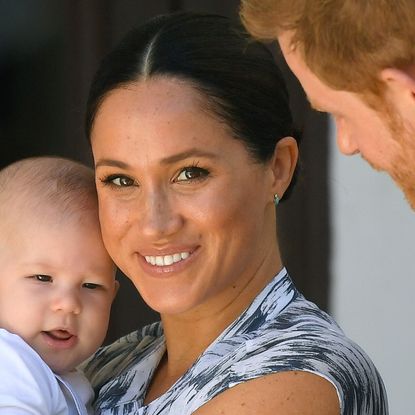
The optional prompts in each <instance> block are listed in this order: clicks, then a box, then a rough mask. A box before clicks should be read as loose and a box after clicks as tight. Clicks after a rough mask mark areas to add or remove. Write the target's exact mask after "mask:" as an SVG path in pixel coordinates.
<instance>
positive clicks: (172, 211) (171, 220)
mask: <svg viewBox="0 0 415 415" xmlns="http://www.w3.org/2000/svg"><path fill="white" fill-rule="evenodd" d="M145 199H146V200H145V202H144V204H145V208H144V209H143V210H142V211H141V212H140V216H141V217H140V226H141V228H140V232H141V233H142V234H143V235H146V236H147V237H151V238H153V239H160V238H163V237H167V236H171V235H173V234H175V233H176V232H177V231H178V230H179V229H180V228H181V226H182V223H183V220H182V216H181V215H180V212H178V206H177V204H176V203H175V202H174V200H173V198H172V197H169V195H168V194H166V192H163V191H154V192H152V193H151V194H147V195H146V198H145Z"/></svg>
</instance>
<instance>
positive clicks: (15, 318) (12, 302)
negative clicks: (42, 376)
mask: <svg viewBox="0 0 415 415" xmlns="http://www.w3.org/2000/svg"><path fill="white" fill-rule="evenodd" d="M48 222H50V223H49V224H48ZM0 266H1V275H0V327H2V328H5V329H7V330H9V331H10V332H13V333H15V334H18V335H19V336H21V337H22V338H23V339H24V340H25V341H26V342H27V343H28V344H29V345H30V346H32V348H33V349H35V350H36V351H37V352H38V353H39V355H40V356H41V357H42V358H43V360H44V361H45V362H46V363H47V364H48V365H49V366H50V367H51V368H52V370H54V371H55V372H56V373H63V372H66V371H68V370H72V369H73V368H74V367H75V366H77V365H78V364H79V363H81V362H82V361H84V360H85V359H86V358H87V357H88V356H90V355H91V354H92V353H93V352H94V351H95V350H96V349H97V348H98V347H99V346H100V345H101V343H102V342H103V340H104V337H105V334H106V331H107V327H108V320H109V314H110V308H111V303H112V300H113V298H114V296H115V293H116V288H117V287H116V285H117V283H116V281H115V279H114V274H115V269H114V265H113V263H112V261H111V259H110V258H109V256H108V254H107V252H106V250H105V248H104V246H103V243H102V240H101V234H100V230H99V227H98V223H97V219H96V218H95V217H94V216H92V214H91V213H90V212H85V214H84V215H83V217H82V222H81V223H75V222H74V221H73V220H70V221H68V222H62V221H61V222H58V223H55V224H54V223H53V222H52V221H47V220H46V221H45V220H43V221H42V223H36V219H34V220H33V218H32V223H30V222H29V221H28V220H27V221H26V220H25V223H24V224H21V226H19V227H18V229H16V230H15V232H14V234H13V235H12V236H11V237H10V239H9V240H8V242H7V245H5V246H1V250H0Z"/></svg>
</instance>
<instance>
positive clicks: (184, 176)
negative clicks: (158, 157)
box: [99, 165, 210, 189]
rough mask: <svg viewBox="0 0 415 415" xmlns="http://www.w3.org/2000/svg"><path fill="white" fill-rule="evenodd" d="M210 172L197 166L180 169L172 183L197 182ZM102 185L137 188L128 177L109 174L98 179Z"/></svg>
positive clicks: (136, 183)
mask: <svg viewBox="0 0 415 415" xmlns="http://www.w3.org/2000/svg"><path fill="white" fill-rule="evenodd" d="M209 175H210V172H209V171H208V170H207V169H205V168H202V167H199V166H197V165H191V166H186V167H183V168H181V169H180V170H179V171H178V173H177V174H176V175H175V176H173V179H172V183H183V182H197V181H201V180H203V179H205V178H207V177H208V176H209ZM99 180H100V182H101V183H103V184H104V185H108V186H112V187H114V188H118V189H119V188H123V187H131V186H138V182H137V181H136V180H134V179H133V178H131V177H129V176H125V175H122V174H110V175H108V176H104V177H102V178H100V179H99Z"/></svg>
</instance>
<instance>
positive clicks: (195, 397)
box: [85, 269, 388, 415]
mask: <svg viewBox="0 0 415 415" xmlns="http://www.w3.org/2000/svg"><path fill="white" fill-rule="evenodd" d="M165 350H166V348H165V341H164V336H163V329H162V326H161V323H154V324H152V325H149V326H146V327H144V328H143V329H142V330H139V331H136V332H133V333H131V334H129V335H127V336H125V337H123V338H121V339H120V340H118V341H117V342H115V343H113V344H112V345H110V346H107V347H105V348H102V349H101V350H99V351H98V352H97V353H96V355H95V356H94V357H93V358H92V359H91V360H90V361H89V362H88V364H87V365H86V367H85V373H86V375H87V376H88V377H89V378H90V380H91V382H92V383H93V385H94V388H95V390H96V392H97V399H96V403H95V407H96V413H97V414H100V415H132V414H134V415H167V414H170V415H171V414H177V415H190V414H192V413H193V412H194V411H196V410H197V409H198V408H200V407H201V406H202V405H203V404H205V403H206V402H208V401H210V400H211V399H212V398H214V397H215V396H216V395H218V394H220V393H221V392H224V391H226V390H227V389H228V388H231V387H233V386H235V385H238V384H240V383H243V382H247V381H249V380H251V379H255V378H258V377H261V376H264V375H267V374H271V373H277V372H283V371H292V370H296V371H307V372H311V373H314V374H316V375H318V376H322V377H323V378H325V379H327V380H328V381H329V382H331V383H332V384H333V385H334V387H335V388H336V390H337V394H338V397H339V402H340V406H341V414H342V415H387V414H388V407H387V397H386V392H385V388H384V385H383V382H382V379H381V377H380V375H379V373H378V371H377V370H376V368H375V366H374V364H373V363H372V361H371V360H370V359H369V357H368V356H367V355H366V353H365V352H364V351H363V350H362V349H361V348H360V347H359V346H358V345H356V344H355V343H354V342H352V341H351V340H350V339H348V338H347V337H346V336H345V335H344V333H343V332H342V330H341V329H340V328H339V326H338V325H337V324H336V323H335V321H334V320H333V319H332V318H331V317H330V316H329V315H328V314H326V313H325V312H323V311H321V310H320V309H319V308H318V307H317V306H316V305H315V304H313V303H311V302H309V301H307V300H306V299H305V298H304V297H303V296H302V295H301V294H300V293H299V292H298V290H297V289H296V288H295V286H294V284H293V282H292V280H291V279H290V277H289V275H288V273H287V271H286V269H283V270H282V271H281V272H280V273H279V274H278V275H277V276H276V277H275V278H274V279H273V280H272V281H271V282H270V283H269V284H268V285H267V286H266V287H265V288H264V290H263V291H262V292H261V293H260V294H259V295H258V296H257V298H256V299H255V300H254V301H253V302H252V304H251V305H250V306H249V307H248V308H247V309H246V310H245V312H244V313H242V314H241V316H240V317H239V318H238V319H236V320H235V321H234V322H233V323H232V324H231V325H230V326H229V327H228V328H227V329H226V330H225V331H224V332H223V333H222V334H221V335H220V336H219V337H218V338H217V339H216V340H215V341H214V342H213V343H212V344H211V345H210V346H209V347H208V349H207V350H206V351H205V352H204V353H203V354H202V355H201V356H200V358H199V359H198V360H197V361H196V362H195V363H194V365H193V366H192V367H191V368H190V369H189V370H188V371H187V373H185V375H184V376H182V377H181V378H180V379H179V380H178V381H177V382H176V383H175V384H174V385H173V386H172V387H171V388H170V389H169V390H168V391H167V392H166V393H165V394H163V395H162V396H160V397H159V398H157V399H156V400H154V401H153V402H151V403H150V404H148V405H144V397H145V394H146V390H147V388H148V386H149V383H150V380H151V378H152V376H153V373H154V371H155V369H156V368H157V365H158V363H159V362H160V360H161V358H162V357H163V355H164V353H165Z"/></svg>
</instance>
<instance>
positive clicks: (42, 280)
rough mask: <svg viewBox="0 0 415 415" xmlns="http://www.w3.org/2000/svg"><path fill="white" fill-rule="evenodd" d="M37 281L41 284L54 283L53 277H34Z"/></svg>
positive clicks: (39, 275)
mask: <svg viewBox="0 0 415 415" xmlns="http://www.w3.org/2000/svg"><path fill="white" fill-rule="evenodd" d="M32 278H34V279H35V280H36V281H40V282H52V281H53V280H52V277H51V276H49V275H42V274H38V275H33V277H32Z"/></svg>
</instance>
